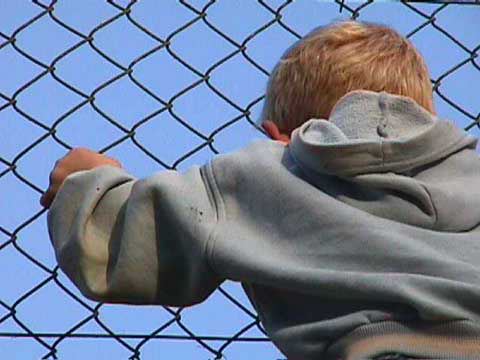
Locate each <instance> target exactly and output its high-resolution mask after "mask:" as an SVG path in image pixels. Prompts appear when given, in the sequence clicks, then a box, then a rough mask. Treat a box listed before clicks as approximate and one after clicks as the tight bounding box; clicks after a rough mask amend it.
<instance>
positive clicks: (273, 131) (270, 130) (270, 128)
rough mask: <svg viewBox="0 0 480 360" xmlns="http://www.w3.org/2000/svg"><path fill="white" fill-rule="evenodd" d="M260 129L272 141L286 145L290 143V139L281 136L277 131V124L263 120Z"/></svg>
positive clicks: (283, 135)
mask: <svg viewBox="0 0 480 360" xmlns="http://www.w3.org/2000/svg"><path fill="white" fill-rule="evenodd" d="M262 127H263V129H264V130H265V131H266V132H267V134H268V136H270V138H272V139H273V140H277V141H281V142H283V143H286V144H288V143H290V137H289V136H288V135H286V134H282V133H281V132H280V130H279V129H278V126H277V124H275V123H274V122H273V121H271V120H265V121H264V122H263V123H262Z"/></svg>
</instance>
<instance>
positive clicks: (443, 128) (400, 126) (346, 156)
mask: <svg viewBox="0 0 480 360" xmlns="http://www.w3.org/2000/svg"><path fill="white" fill-rule="evenodd" d="M477 142H478V139H477V138H476V137H473V136H470V135H469V134H468V133H467V132H465V131H464V130H462V129H460V128H458V127H457V126H456V125H455V124H454V123H452V122H450V121H447V120H441V119H439V118H437V117H436V116H434V115H432V114H430V113H429V112H427V111H426V110H425V109H424V108H423V107H421V106H419V105H418V104H417V103H415V102H414V101H413V100H411V99H409V98H407V97H403V96H396V95H391V94H387V93H385V92H381V93H376V92H370V91H354V92H351V93H349V94H347V95H346V96H344V97H343V98H342V99H341V100H340V101H339V102H338V103H337V105H336V106H335V108H334V109H333V111H332V115H331V117H330V119H329V121H327V120H321V119H312V120H310V121H308V122H306V123H305V124H303V126H301V127H299V128H298V129H296V130H295V131H294V132H293V134H292V141H291V144H290V152H291V155H292V156H293V157H294V158H295V160H296V162H297V164H298V165H299V166H300V167H301V168H302V169H303V171H304V173H306V174H309V179H310V180H311V181H313V182H314V183H317V185H320V186H321V184H319V182H321V183H323V184H324V183H325V179H329V178H330V179H331V180H333V179H335V181H339V182H340V183H341V181H342V180H340V179H343V180H344V181H345V186H343V187H342V186H340V190H339V189H335V190H334V192H333V193H331V195H334V196H335V197H336V198H338V199H340V200H342V201H344V202H347V203H349V204H351V205H353V206H355V207H359V208H362V209H364V210H366V211H368V212H370V213H372V214H375V215H377V216H380V217H384V218H388V219H392V220H396V221H400V222H403V223H406V224H410V225H415V226H421V227H424V228H431V229H433V228H434V229H436V230H443V231H464V230H468V229H471V228H472V227H473V226H475V225H476V224H478V223H479V222H480V192H479V191H478V190H476V187H472V184H473V183H474V182H475V181H476V180H475V179H476V178H477V177H478V175H479V173H478V166H473V167H470V168H469V166H470V165H471V164H477V163H478V156H477V154H476V153H475V152H474V151H462V150H464V149H472V150H474V149H475V148H476V146H477ZM320 174H321V176H318V175H320ZM328 175H331V176H332V177H329V176H328ZM325 188H328V186H327V187H325V186H322V189H325ZM342 190H343V191H344V193H343V194H342ZM327 191H328V190H327ZM359 194H361V195H359ZM412 205H414V206H415V207H414V208H415V211H412ZM459 214H461V216H459Z"/></svg>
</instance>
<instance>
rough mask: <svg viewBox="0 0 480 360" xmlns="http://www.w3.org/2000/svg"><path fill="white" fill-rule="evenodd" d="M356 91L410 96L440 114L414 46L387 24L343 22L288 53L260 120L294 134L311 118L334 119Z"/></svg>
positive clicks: (318, 31)
mask: <svg viewBox="0 0 480 360" xmlns="http://www.w3.org/2000/svg"><path fill="white" fill-rule="evenodd" d="M353 90H370V91H377V92H378V91H385V92H388V93H391V94H397V95H403V96H408V97H410V98H412V99H413V100H415V101H416V102H417V103H418V104H419V105H421V106H423V107H424V108H425V109H427V110H428V111H430V112H431V113H435V111H434V107H433V95H432V85H431V82H430V75H429V72H428V69H427V66H426V64H425V62H424V60H423V58H422V56H421V55H420V53H419V52H418V51H417V50H416V49H415V47H414V46H413V45H412V44H411V43H410V41H408V40H407V39H406V38H404V37H403V36H401V35H400V34H398V33H397V32H396V31H394V30H392V29H391V28H389V27H387V26H384V25H379V24H373V23H365V22H357V21H343V22H337V23H334V24H331V25H329V26H326V27H321V28H317V29H315V30H313V31H312V32H310V33H309V34H308V35H307V36H306V37H304V38H303V39H301V40H300V41H298V42H297V43H295V44H294V45H293V46H292V47H290V48H289V49H287V51H286V52H285V54H284V55H283V56H282V58H281V59H280V61H279V62H278V64H277V65H276V66H275V68H274V69H273V72H272V74H271V76H270V78H269V81H268V84H267V91H266V98H265V102H264V107H263V111H262V115H261V118H260V121H264V120H271V121H273V122H275V123H276V124H277V126H278V127H279V129H280V130H281V131H282V132H284V133H287V134H290V133H291V132H292V131H293V130H294V129H295V128H296V127H298V126H300V125H302V124H303V123H304V122H305V121H308V120H309V119H312V118H321V119H328V117H329V115H330V112H331V110H332V108H333V107H334V105H335V103H336V102H337V101H338V100H339V99H340V98H341V97H342V96H343V95H345V94H347V93H348V92H350V91H353Z"/></svg>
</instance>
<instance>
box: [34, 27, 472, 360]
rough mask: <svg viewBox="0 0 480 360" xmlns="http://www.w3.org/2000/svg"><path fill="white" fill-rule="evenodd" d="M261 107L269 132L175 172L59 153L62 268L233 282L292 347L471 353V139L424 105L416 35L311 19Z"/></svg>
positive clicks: (185, 293) (179, 286) (104, 287)
mask: <svg viewBox="0 0 480 360" xmlns="http://www.w3.org/2000/svg"><path fill="white" fill-rule="evenodd" d="M327 119H328V120H327ZM261 120H262V122H263V124H264V127H265V130H266V131H267V132H268V133H269V134H270V136H271V137H272V138H273V139H274V140H277V141H270V140H262V141H255V142H253V143H252V144H251V145H249V146H248V147H246V148H245V149H243V150H241V151H238V152H235V153H231V154H227V155H221V156H218V157H216V158H215V159H214V160H213V161H211V162H210V163H208V164H206V165H204V166H202V167H193V168H191V169H190V170H189V171H187V172H185V173H183V174H180V173H178V172H176V171H164V172H158V173H155V174H153V175H152V176H150V177H148V178H145V179H136V178H134V177H133V176H131V175H130V174H128V173H127V172H126V171H125V170H124V169H122V168H121V165H120V164H119V163H118V162H117V161H116V160H113V159H110V158H107V157H105V156H103V155H100V154H97V153H94V152H91V151H89V150H86V149H75V150H73V151H71V152H70V153H69V154H68V155H67V156H66V157H65V158H63V159H61V160H60V161H59V162H57V165H56V167H55V169H54V170H53V171H52V174H51V186H50V189H49V191H48V192H47V193H46V195H45V196H44V197H43V198H42V200H41V202H42V204H43V205H44V206H47V207H48V206H50V202H51V201H52V199H53V198H54V201H53V203H52V204H51V207H50V211H49V213H48V226H49V234H50V237H51V239H52V243H53V246H54V248H55V252H56V256H57V259H58V262H59V264H60V267H61V268H62V270H63V271H64V272H65V273H66V274H67V275H68V276H69V277H70V279H71V280H72V281H73V282H74V283H75V284H76V285H77V286H78V287H79V289H80V290H81V291H82V293H83V294H84V295H85V296H87V297H88V298H91V299H94V300H101V301H106V302H111V303H129V304H164V305H173V306H189V305H193V304H196V303H200V302H202V301H203V300H205V299H206V298H207V297H208V296H209V295H210V294H211V293H212V292H213V291H214V290H215V289H216V288H217V287H218V286H219V285H220V284H221V283H222V281H224V280H225V279H230V280H234V281H239V282H241V283H242V285H243V287H244V289H245V291H246V293H247V294H248V296H249V298H250V300H251V301H252V303H253V305H254V306H255V308H256V310H257V311H258V314H259V316H260V319H261V321H262V323H263V325H264V326H265V329H266V330H267V332H268V334H269V336H270V338H271V339H272V340H273V342H274V343H275V344H276V346H277V347H278V348H279V349H280V350H281V351H282V352H283V353H284V354H285V355H286V356H287V357H288V358H289V359H292V360H309V359H312V360H313V359H316V360H319V359H322V360H333V359H336V360H338V359H342V360H360V359H408V358H410V357H411V358H422V359H440V358H442V359H447V358H448V359H480V325H479V321H480V276H479V274H480V245H479V242H478V241H479V239H480V227H479V223H480V186H478V184H479V181H480V161H479V158H478V155H477V154H476V152H475V148H476V145H477V141H478V139H477V138H474V137H472V136H469V135H468V134H467V133H466V132H465V131H463V130H461V129H459V128H457V127H456V126H455V125H454V124H453V123H451V122H448V121H444V120H440V119H438V118H436V116H435V112H434V108H433V102H432V90H431V84H430V82H429V75H428V71H427V69H426V67H425V64H424V62H423V60H422V58H421V56H420V55H419V54H418V52H417V51H416V50H415V49H414V48H413V46H412V45H411V44H410V43H409V42H408V41H407V40H406V39H404V38H402V37H401V36H400V35H398V34H397V33H396V32H394V31H393V30H391V29H389V28H387V27H384V26H380V25H374V24H368V23H360V22H353V21H347V22H339V23H335V24H333V25H330V26H327V27H324V28H320V29H316V30H314V31H313V32H312V33H310V34H309V35H308V36H307V37H306V38H304V39H302V40H301V41H300V42H299V43H297V44H295V45H294V46H293V47H292V48H291V49H290V50H288V51H287V52H286V54H285V55H284V56H283V57H282V59H281V60H280V62H279V64H278V65H277V66H276V68H275V70H274V71H273V73H272V76H271V78H270V81H269V83H268V87H267V97H266V101H265V108H264V111H263V113H262V119H261Z"/></svg>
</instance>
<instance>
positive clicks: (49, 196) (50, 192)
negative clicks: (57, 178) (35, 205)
mask: <svg viewBox="0 0 480 360" xmlns="http://www.w3.org/2000/svg"><path fill="white" fill-rule="evenodd" d="M58 187H59V186H58V185H54V186H50V187H49V188H48V189H47V191H46V192H45V193H44V194H43V195H42V197H41V198H40V204H41V205H42V206H43V207H46V208H49V207H50V205H51V204H52V202H53V199H54V198H55V195H57V192H58Z"/></svg>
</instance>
